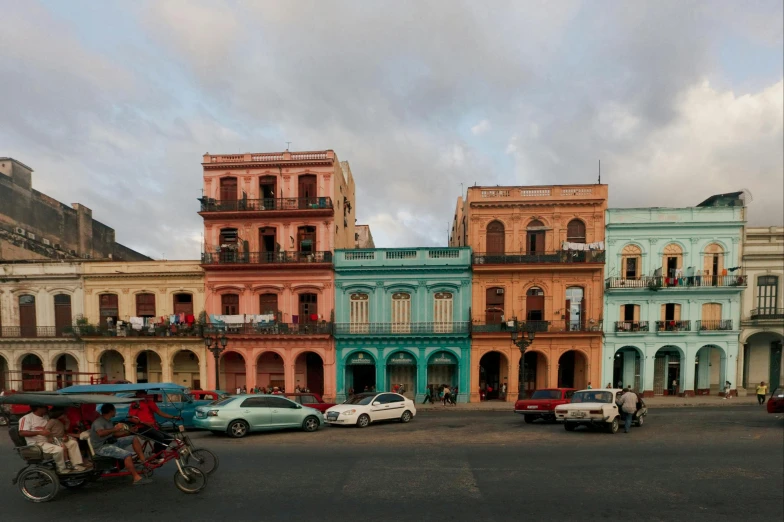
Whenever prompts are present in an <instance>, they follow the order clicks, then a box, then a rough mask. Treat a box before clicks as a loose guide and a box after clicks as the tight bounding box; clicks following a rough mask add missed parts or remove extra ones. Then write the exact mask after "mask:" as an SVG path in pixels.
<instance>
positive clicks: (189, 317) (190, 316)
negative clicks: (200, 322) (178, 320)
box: [185, 314, 196, 324]
mask: <svg viewBox="0 0 784 522" xmlns="http://www.w3.org/2000/svg"><path fill="white" fill-rule="evenodd" d="M185 322H186V323H188V324H193V323H195V322H196V318H195V317H193V314H188V315H186V316H185Z"/></svg>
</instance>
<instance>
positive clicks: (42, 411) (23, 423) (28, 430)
mask: <svg viewBox="0 0 784 522" xmlns="http://www.w3.org/2000/svg"><path fill="white" fill-rule="evenodd" d="M47 413H49V408H47V407H46V406H32V409H31V411H30V413H28V414H27V415H25V416H24V417H22V419H21V420H20V421H19V435H20V436H22V437H24V438H25V441H26V442H27V443H28V444H30V445H35V446H38V447H39V448H41V450H42V451H43V452H44V453H45V454H47V455H51V456H52V459H54V463H55V466H56V467H57V473H59V474H61V475H62V474H66V473H71V470H70V469H68V468H67V467H66V466H65V451H64V450H63V447H62V446H60V445H58V444H52V443H51V442H49V437H51V436H52V433H51V432H50V431H49V430H47V429H46V425H47V423H48V422H49V418H48V417H47ZM63 445H64V446H65V447H66V448H67V449H68V453H69V454H70V455H71V461H72V462H73V464H74V467H75V470H76V471H84V467H83V466H82V454H81V452H80V451H79V444H78V443H77V442H76V440H73V439H71V440H68V441H67V442H65V443H64V444H63Z"/></svg>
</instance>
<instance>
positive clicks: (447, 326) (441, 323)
mask: <svg viewBox="0 0 784 522" xmlns="http://www.w3.org/2000/svg"><path fill="white" fill-rule="evenodd" d="M453 302H454V299H453V298H452V293H451V292H437V293H436V294H435V295H434V296H433V322H434V323H435V325H434V331H435V332H437V333H449V332H451V331H452V322H453Z"/></svg>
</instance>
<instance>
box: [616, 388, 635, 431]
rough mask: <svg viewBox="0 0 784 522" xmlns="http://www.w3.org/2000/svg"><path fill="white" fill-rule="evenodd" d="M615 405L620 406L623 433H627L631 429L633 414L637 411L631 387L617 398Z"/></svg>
mask: <svg viewBox="0 0 784 522" xmlns="http://www.w3.org/2000/svg"><path fill="white" fill-rule="evenodd" d="M617 404H618V406H620V408H621V411H622V412H623V415H624V430H623V432H624V433H629V430H630V429H631V427H632V420H633V419H634V413H635V412H636V411H637V394H636V393H634V392H633V391H632V389H631V387H629V388H627V389H626V390H625V391H624V392H623V395H621V396H620V397H619V398H618V400H617Z"/></svg>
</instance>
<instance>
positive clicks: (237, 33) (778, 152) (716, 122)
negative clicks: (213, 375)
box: [0, 0, 784, 259]
mask: <svg viewBox="0 0 784 522" xmlns="http://www.w3.org/2000/svg"><path fill="white" fill-rule="evenodd" d="M488 6H489V7H488ZM0 12H2V20H3V23H2V30H0V78H1V79H2V80H0V109H1V110H0V122H1V123H0V156H12V157H14V158H17V159H19V160H20V161H22V162H24V163H26V164H28V165H30V166H31V167H32V168H33V169H34V170H35V173H34V175H33V176H34V186H35V187H36V188H37V189H39V190H41V191H43V192H45V193H46V194H49V195H51V196H53V197H55V198H57V199H59V200H61V201H64V202H66V203H72V202H80V203H83V204H85V205H87V206H88V207H90V208H92V209H93V212H94V214H93V215H94V216H95V218H96V219H98V220H100V221H102V222H104V223H106V224H108V225H110V226H113V227H114V228H115V229H116V230H117V239H118V241H120V242H122V243H124V244H126V245H128V246H131V247H133V248H136V249H138V250H140V251H142V252H144V253H146V254H148V255H150V256H152V257H155V258H160V257H161V256H164V255H165V257H167V258H169V259H177V258H193V257H196V256H198V253H199V251H200V247H201V226H200V218H199V216H198V215H197V214H196V211H197V206H198V203H197V201H196V198H197V197H199V195H200V189H201V175H202V171H201V166H200V162H201V155H202V154H203V153H205V152H210V153H236V152H261V151H280V150H283V149H285V147H286V145H285V143H286V142H287V141H291V142H292V145H291V149H292V150H320V149H330V148H331V149H334V150H335V151H336V152H337V153H338V155H339V157H340V158H341V159H343V160H348V161H349V162H350V163H351V166H352V171H353V172H354V175H355V178H356V182H357V187H358V189H357V204H356V208H357V211H358V217H359V220H360V222H366V223H370V225H371V229H372V231H373V234H374V236H375V238H376V243H377V245H378V246H404V245H437V244H443V243H445V241H446V238H447V227H448V223H449V221H450V219H451V216H452V213H453V211H454V204H455V199H456V198H457V196H458V195H459V194H460V192H461V184H462V186H463V187H465V186H468V185H473V184H474V183H477V184H484V185H495V184H502V185H503V184H506V185H520V184H563V183H591V182H594V181H595V180H596V175H597V162H598V160H599V159H601V162H602V181H603V182H606V183H609V185H610V194H611V196H610V198H611V199H610V204H611V205H613V206H618V207H627V206H686V205H694V204H696V203H699V202H700V201H702V200H703V199H704V198H706V197H707V196H709V195H711V194H715V193H720V192H728V191H733V190H740V189H744V188H745V189H748V190H749V191H750V192H751V194H752V195H753V202H752V203H751V204H750V210H749V215H750V221H751V223H752V224H757V225H769V224H781V223H782V222H783V221H784V210H783V209H782V207H783V206H784V203H783V201H782V199H783V197H784V196H783V195H782V194H784V181H783V178H784V174H782V172H783V170H784V161H783V159H782V158H783V156H784V153H783V152H782V139H783V138H782V126H783V120H784V115H783V114H784V107H783V106H782V100H783V99H784V92H783V89H782V86H783V82H782V76H783V73H782V63H783V61H784V56H783V53H782V45H783V44H782V3H781V1H780V0H770V1H766V0H755V1H740V0H737V1H736V0H733V1H728V2H721V1H705V2H688V1H684V0H677V1H666V0H665V1H656V2H654V1H650V2H647V3H646V2H642V1H640V2H628V1H626V0H617V1H603V0H594V1H585V2H580V1H565V0H559V1H558V2H545V1H541V2H540V1H523V0H518V1H511V2H506V1H501V0H493V1H491V2H477V1H474V2H468V1H467V2H462V1H455V0H449V1H447V0H441V1H423V0H417V1H411V2H406V1H397V2H391V1H387V2H382V1H373V2H370V1H350V0H345V1H337V0H331V1H330V0H323V1H314V2H306V1H285V2H262V1H248V2H242V1H236V2H215V1H164V0H158V1H150V2H144V1H136V2H131V1H124V2H120V1H113V0H109V1H103V2H95V1H89V2H88V1H83V2H82V1H75V0H69V1H68V2H62V1H59V0H52V1H45V2H38V1H33V0H26V1H24V2H19V1H16V0H0Z"/></svg>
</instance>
